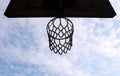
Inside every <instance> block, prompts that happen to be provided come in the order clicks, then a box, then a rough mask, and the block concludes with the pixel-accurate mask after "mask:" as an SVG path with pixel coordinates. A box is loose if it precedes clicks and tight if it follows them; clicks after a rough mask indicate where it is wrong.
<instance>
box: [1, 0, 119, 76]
mask: <svg viewBox="0 0 120 76" xmlns="http://www.w3.org/2000/svg"><path fill="white" fill-rule="evenodd" d="M5 1H6V4H7V2H8V1H7V0H5ZM5 1H3V0H2V2H5ZM111 2H112V3H113V4H114V5H115V4H116V3H117V4H116V5H117V6H119V5H118V3H119V1H118V2H115V3H114V0H111ZM0 3H1V2H0ZM117 6H114V7H115V8H116V7H117ZM117 8H118V7H117ZM0 9H2V10H3V8H0ZM116 10H118V11H119V9H116ZM118 13H119V12H118ZM118 17H119V15H118V16H116V18H114V20H113V19H99V18H97V19H95V18H94V19H89V18H87V19H82V18H76V19H72V18H71V20H72V21H73V22H74V28H75V31H74V37H73V47H72V49H71V51H69V52H68V54H66V55H62V56H59V55H56V54H54V53H53V52H51V51H49V47H48V38H47V33H46V23H47V22H48V21H49V20H50V19H43V18H40V19H38V18H30V19H25V18H21V19H8V18H6V17H3V16H2V18H0V21H1V23H0V37H1V38H0V59H4V60H5V61H8V62H9V63H12V62H19V63H21V62H22V63H26V64H32V65H37V66H38V67H39V66H41V65H44V67H43V68H40V69H35V70H37V71H40V70H41V69H44V68H46V69H47V71H49V72H51V73H53V74H56V73H57V75H61V76H94V74H93V73H91V70H92V71H94V72H95V71H96V68H93V67H94V66H96V67H99V66H97V65H100V64H101V65H100V66H101V67H103V68H104V67H106V66H107V64H108V63H104V62H105V61H104V60H103V63H102V62H101V63H97V62H95V63H96V64H95V65H93V63H92V61H93V60H97V59H99V58H96V57H95V54H96V53H94V54H93V53H92V52H97V53H99V54H102V56H105V58H106V57H107V58H108V59H114V58H119V57H120V51H119V50H120V46H118V48H116V47H115V46H116V45H118V44H119V43H120V39H119V38H118V39H117V38H116V35H117V33H119V32H120V31H119V30H120V29H117V30H115V29H114V28H112V27H113V26H114V23H115V22H114V21H115V20H116V19H117V20H118V19H119V18H118ZM97 25H99V26H101V25H102V26H103V27H102V28H101V27H98V26H97ZM16 29H17V30H16ZM19 31H22V33H23V34H21V33H20V32H19ZM106 31H109V34H108V35H104V32H106ZM29 33H32V34H33V35H32V36H30V37H29V35H28V34H29ZM94 33H97V35H95V34H94ZM12 34H14V35H17V37H14V38H15V39H18V41H15V42H14V40H13V42H14V43H16V45H19V46H17V47H16V46H13V44H12V43H10V41H9V40H10V39H12V38H13V37H11V35H12ZM30 38H34V39H31V40H30ZM2 39H3V40H2ZM19 39H20V40H19ZM3 41H6V43H4V42H3ZM27 42H28V45H29V48H27V49H25V48H23V47H21V46H22V45H23V44H26V43H27ZM29 42H31V43H29ZM32 43H36V45H34V44H32ZM92 54H93V55H92ZM100 58H101V56H100ZM101 59H102V58H101ZM117 60H119V59H116V60H115V62H113V64H111V65H113V67H114V69H117V70H118V69H119V67H118V66H119V62H120V61H118V62H116V61H117ZM101 61H102V60H101ZM87 65H88V66H89V68H88V66H87ZM102 65H103V66H102ZM83 67H84V69H83ZM91 67H92V68H91ZM107 67H108V69H109V66H107ZM117 67H118V68H117ZM14 68H15V67H14ZM103 68H102V69H103ZM85 69H89V70H85ZM108 69H106V70H107V71H108ZM98 70H99V68H98ZM45 71H46V70H45ZM47 71H46V72H47ZM111 71H112V70H111ZM102 72H103V71H102ZM17 75H18V74H16V75H15V76H17ZM46 75H47V74H46ZM23 76H24V74H23ZM95 76H96V75H95Z"/></svg>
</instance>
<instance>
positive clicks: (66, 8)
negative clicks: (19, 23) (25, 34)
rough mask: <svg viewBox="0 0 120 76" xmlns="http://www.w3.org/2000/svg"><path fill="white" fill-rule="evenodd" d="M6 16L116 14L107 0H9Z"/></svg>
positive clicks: (102, 15) (102, 16)
mask: <svg viewBox="0 0 120 76" xmlns="http://www.w3.org/2000/svg"><path fill="white" fill-rule="evenodd" d="M4 14H5V15H6V16H7V17H95V18H112V17H114V16H115V15H116V13H115V11H114V9H113V8H112V6H111V4H110V2H109V1H108V0H11V2H10V4H9V5H8V8H7V10H6V11H5V13H4Z"/></svg>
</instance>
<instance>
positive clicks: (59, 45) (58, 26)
mask: <svg viewBox="0 0 120 76" xmlns="http://www.w3.org/2000/svg"><path fill="white" fill-rule="evenodd" d="M46 30H47V34H48V38H49V48H50V50H51V51H53V52H54V53H59V54H60V55H62V54H63V53H67V52H68V50H70V49H71V46H72V37H73V32H74V26H73V23H72V22H71V21H70V20H69V19H68V18H53V19H52V20H50V22H49V23H48V24H47V28H46Z"/></svg>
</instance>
